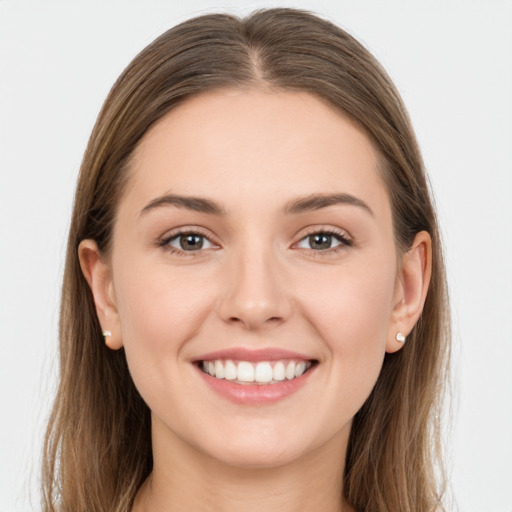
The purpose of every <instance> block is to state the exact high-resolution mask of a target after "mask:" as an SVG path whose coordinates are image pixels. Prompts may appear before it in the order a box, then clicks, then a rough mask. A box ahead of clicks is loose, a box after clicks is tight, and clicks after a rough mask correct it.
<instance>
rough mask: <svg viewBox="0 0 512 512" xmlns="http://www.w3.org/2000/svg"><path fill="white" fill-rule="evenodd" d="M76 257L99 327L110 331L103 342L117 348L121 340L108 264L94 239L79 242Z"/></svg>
mask: <svg viewBox="0 0 512 512" xmlns="http://www.w3.org/2000/svg"><path fill="white" fill-rule="evenodd" d="M78 258H79V260H80V267H81V268H82V272H83V274H84V277H85V279H86V280H87V282H88V283H89V287H90V288H91V292H92V295H93V298H94V304H95V306H96V313H97V315H98V319H99V321H100V325H101V329H102V331H104V332H106V331H109V332H110V333H111V335H109V336H105V343H106V345H107V346H108V347H109V348H111V349H112V350H117V349H119V348H121V347H122V346H123V340H122V336H121V325H120V322H119V315H118V312H117V305H116V298H115V294H114V284H113V281H112V271H111V268H110V265H109V264H108V262H106V261H105V259H104V258H103V257H102V255H101V254H100V251H99V249H98V246H97V244H96V242H95V241H94V240H89V239H87V240H82V242H80V245H79V246H78Z"/></svg>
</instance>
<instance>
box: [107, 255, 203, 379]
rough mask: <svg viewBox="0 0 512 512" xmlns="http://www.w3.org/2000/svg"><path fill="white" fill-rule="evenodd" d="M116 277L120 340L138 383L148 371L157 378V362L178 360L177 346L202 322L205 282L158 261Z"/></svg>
mask: <svg viewBox="0 0 512 512" xmlns="http://www.w3.org/2000/svg"><path fill="white" fill-rule="evenodd" d="M117 277H118V283H120V284H119V287H118V288H116V297H119V300H118V301H117V306H118V313H119V318H120V322H121V330H122V334H123V344H124V348H125V351H126V355H127V359H128V363H129V366H130V371H131V373H132V376H133V378H134V381H135V382H136V384H137V385H138V386H139V384H142V385H143V383H144V382H145V381H146V380H148V375H152V376H153V377H155V378H156V377H157V376H158V374H159V372H161V368H162V364H161V363H162V360H165V361H166V362H167V364H173V363H175V362H177V361H178V360H179V357H180V355H181V350H182V347H183V346H185V345H186V344H187V341H188V340H190V339H192V338H193V337H194V335H195V334H196V332H197V330H198V329H199V327H200V326H201V324H202V323H203V317H204V315H205V311H207V306H206V303H207V302H209V296H210V295H211V294H210V293H209V290H208V289H207V288H206V286H205V285H204V283H205V282H206V283H207V282H208V281H205V280H194V282H191V281H190V280H187V279H182V278H179V275H177V274H176V272H174V273H171V272H169V270H168V269H165V268H161V267H159V266H158V265H152V266H146V267H139V268H138V271H137V272H136V273H135V274H133V273H132V277H130V278H129V279H127V276H126V275H123V271H122V270H121V271H120V272H119V275H118V276H117ZM201 283H203V284H201ZM149 370H150V371H149ZM176 371H180V368H179V367H177V369H176ZM162 377H163V376H162Z"/></svg>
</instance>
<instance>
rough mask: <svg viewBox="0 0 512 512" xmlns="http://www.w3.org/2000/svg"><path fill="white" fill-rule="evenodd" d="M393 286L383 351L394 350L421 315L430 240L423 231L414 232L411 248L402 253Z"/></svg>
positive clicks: (429, 269)
mask: <svg viewBox="0 0 512 512" xmlns="http://www.w3.org/2000/svg"><path fill="white" fill-rule="evenodd" d="M401 263H402V264H401V267H400V271H399V276H398V283H397V286H396V290H395V298H394V299H395V306H394V308H393V312H392V317H391V322H390V325H389V332H388V336H387V342H386V352H389V353H391V352H396V351H397V350H399V349H400V348H402V346H403V345H404V343H406V342H407V341H406V339H407V336H408V335H409V333H410V332H411V331H412V329H413V327H414V326H415V325H416V322H417V321H418V319H419V318H420V315H421V312H422V311H423V306H424V304H425V299H426V297H427V292H428V287H429V284H430V277H431V274H432V241H431V238H430V235H429V234H428V233H427V232H426V231H420V232H419V233H417V234H416V236H415V238H414V242H413V244H412V246H411V248H410V249H409V250H408V251H407V252H406V253H405V254H404V255H403V257H402V262H401Z"/></svg>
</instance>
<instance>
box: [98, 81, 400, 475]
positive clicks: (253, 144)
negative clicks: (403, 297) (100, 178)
mask: <svg viewBox="0 0 512 512" xmlns="http://www.w3.org/2000/svg"><path fill="white" fill-rule="evenodd" d="M130 173H131V174H130V179H129V183H128V186H127V188H126V190H125V193H124V195H123V197H122V200H121V202H120V204H119V209H118V216H117V219H116V223H115V228H114V239H113V250H112V254H111V259H110V261H109V267H108V268H109V272H111V274H110V276H111V282H110V285H111V288H110V291H111V293H110V298H111V301H112V305H113V306H112V308H113V311H114V313H113V314H111V315H110V317H109V318H110V324H109V325H104V327H106V328H110V329H111V330H113V337H114V338H115V337H116V336H117V337H118V338H119V339H122V342H123V344H124V347H125V350H126V356H127V360H128V363H129V367H130V371H131V374H132V376H133V380H134V382H135V384H136V386H137V388H138V390H139V392H140V393H141V395H142V397H143V398H144V400H145V401H146V403H147V404H148V406H149V407H150V409H151V411H152V418H153V441H154V443H157V444H159V445H160V446H169V447H170V446H172V447H174V448H173V449H176V447H180V448H182V449H183V450H186V451H187V450H188V452H189V453H195V454H197V455H198V456H204V455H206V456H209V457H213V458H214V459H216V460H220V461H223V462H225V463H228V464H230V465H235V466H245V467H248V466H277V465H281V464H285V463H287V462H291V461H294V460H297V459H300V458H301V457H304V456H306V455H307V454H311V453H313V452H314V451H315V450H319V449H320V447H322V446H325V445H326V444H328V445H330V446H332V447H340V449H341V447H343V446H345V444H346V440H347V437H348V432H349V429H350V425H351V421H352V418H353V416H354V414H355V413H356V412H357V411H358V409H359V408H360V407H361V405H362V404H363V402H364V401H365V399H366V398H367V397H368V395H369V393H370V392H371V390H372V388H373V386H374V384H375V382H376V380H377V377H378V375H379V371H380V369H381V365H382V361H383V357H384V353H385V351H386V348H388V349H389V347H390V345H391V344H392V343H393V341H390V340H394V335H395V334H396V331H397V330H399V329H397V325H396V322H395V317H394V309H395V306H396V304H397V302H398V301H399V300H400V297H399V294H400V286H398V285H397V284H398V279H397V253H396V249H395V245H394V239H393V226H392V217H391V208H390V202H389V199H388V195H387V191H386V188H385V185H384V183H383V180H382V178H381V176H380V174H379V171H378V158H377V155H376V152H375V150H374V149H373V147H372V145H371V143H370V142H369V140H368V139H367V138H366V136H365V135H363V134H362V132H361V131H360V130H358V129H357V128H355V127H354V125H353V124H352V123H351V122H349V121H348V120H347V119H346V118H344V117H342V116H341V115H340V114H339V113H337V112H335V111H334V110H333V109H331V108H330V107H328V106H327V105H326V104H324V103H323V102H321V101H320V100H318V99H316V98H315V97H314V96H312V95H309V94H306V93H292V92H281V93H276V92H272V93H270V92H264V91H260V90H249V91H238V90H226V91H221V92H214V93H208V94H203V95H201V96H198V97H195V98H192V99H190V100H188V101H187V102H186V103H184V104H183V105H181V106H180V107H178V108H176V109H175V110H174V111H172V112H171V113H169V114H168V115H167V116H165V117H164V118H163V119H162V120H161V121H160V122H159V123H158V124H157V125H155V126H154V127H153V128H152V129H151V130H150V131H149V132H148V133H147V134H146V136H145V137H144V138H143V140H142V141H141V143H140V144H139V146H138V147H137V149H136V151H135V155H134V159H133V162H132V167H131V169H130ZM395 343H396V342H395ZM228 361H229V362H228ZM304 367H305V368H306V371H305V373H302V372H303V371H304ZM205 369H206V371H208V370H210V372H211V373H213V375H210V374H207V373H205ZM295 373H296V374H297V375H299V377H295V378H290V377H292V376H293V375H295ZM254 379H256V380H257V381H258V382H254V381H253V380H254ZM269 379H270V380H271V381H270V382H268V381H269Z"/></svg>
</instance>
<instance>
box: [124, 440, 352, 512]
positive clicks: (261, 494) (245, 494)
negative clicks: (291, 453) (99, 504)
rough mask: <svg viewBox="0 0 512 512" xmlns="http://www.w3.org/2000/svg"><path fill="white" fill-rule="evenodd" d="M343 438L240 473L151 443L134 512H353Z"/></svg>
mask: <svg viewBox="0 0 512 512" xmlns="http://www.w3.org/2000/svg"><path fill="white" fill-rule="evenodd" d="M347 439H348V435H347V436H344V439H339V438H337V439H332V440H330V441H329V442H328V443H326V444H325V445H324V446H322V447H320V448H318V449H317V450H314V451H313V452H311V453H308V454H305V455H303V456H302V457H300V458H299V459H297V460H294V461H292V462H289V463H287V464H284V465H281V466H278V467H265V468H247V467H243V468H240V467H234V466H230V465H227V464H224V463H223V462H221V461H218V460H216V459H213V458H211V457H209V456H207V455H205V454H204V453H199V452H196V451H195V450H194V448H191V447H190V446H183V445H174V443H172V444H173V446H172V447H169V446H161V445H160V444H159V440H158V439H155V438H153V452H154V467H153V472H152V474H151V476H150V477H149V478H148V480H147V481H146V482H145V484H144V485H143V486H142V487H141V489H140V491H139V493H138V495H137V497H136V500H135V503H134V507H133V509H132V512H156V511H159V512H160V511H165V512H181V511H185V510H186V511H188V510H201V511H204V512H227V511H231V510H244V512H256V511H257V512H260V511H261V510H265V511H266V512H298V511H301V512H318V510H322V511H326V512H353V509H352V508H350V507H349V506H348V505H346V504H343V500H342V495H343V466H344V460H345V452H346V444H347ZM164 444H165V443H164ZM169 448H171V449H169ZM171 454H172V457H171V456H170V455H171ZM166 455H169V456H166Z"/></svg>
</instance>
